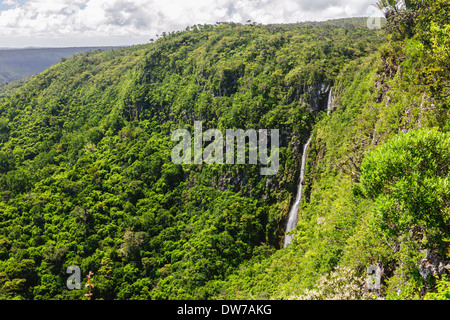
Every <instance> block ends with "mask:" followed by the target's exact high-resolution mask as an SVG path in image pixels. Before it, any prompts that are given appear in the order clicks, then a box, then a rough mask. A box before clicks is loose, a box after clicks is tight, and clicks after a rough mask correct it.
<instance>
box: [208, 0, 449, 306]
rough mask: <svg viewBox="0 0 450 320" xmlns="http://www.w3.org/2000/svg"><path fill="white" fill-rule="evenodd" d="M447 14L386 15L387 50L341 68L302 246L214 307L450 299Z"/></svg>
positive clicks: (312, 168) (432, 5) (313, 148)
mask: <svg viewBox="0 0 450 320" xmlns="http://www.w3.org/2000/svg"><path fill="white" fill-rule="evenodd" d="M412 3H413V4H415V3H416V2H412ZM391 9H392V8H391ZM448 9H449V4H448V3H447V2H446V1H436V2H432V1H428V2H427V1H425V2H420V3H418V4H417V5H416V6H415V7H412V8H408V9H407V10H405V11H401V12H400V13H399V14H398V15H397V16H392V17H390V18H389V19H388V25H387V27H388V30H391V32H390V33H389V34H388V35H387V39H386V43H385V44H384V45H382V46H381V47H380V50H379V51H378V52H376V53H374V54H373V55H371V56H369V57H366V58H362V59H357V60H355V61H353V62H351V63H350V64H349V65H348V66H347V67H346V68H344V69H343V70H342V72H341V73H340V74H339V76H338V77H337V79H336V82H335V86H334V88H333V93H334V94H335V99H334V102H333V105H334V107H335V109H336V110H335V111H334V112H333V113H331V114H330V115H327V116H323V117H322V118H321V119H320V120H319V121H318V122H317V123H316V124H315V126H314V129H313V134H312V136H313V139H312V141H311V144H310V146H309V151H308V162H307V163H308V165H307V170H306V174H305V177H306V179H307V181H306V186H305V194H304V197H303V200H302V204H301V209H300V212H299V221H298V226H297V230H296V237H295V238H294V240H293V242H292V243H291V245H289V246H288V247H287V248H285V249H283V250H279V251H278V252H276V253H275V254H273V255H271V256H270V257H268V258H261V257H256V258H255V259H253V260H250V261H248V262H246V263H245V264H243V265H242V266H241V268H240V270H239V271H236V272H235V273H233V274H232V275H230V276H228V277H227V279H226V280H225V281H222V282H220V284H217V286H218V287H219V289H218V292H219V294H217V295H216V298H218V299H221V298H231V299H234V298H239V299H242V298H244V299H253V298H256V299H258V298H274V299H280V298H281V299H374V298H377V299H379V298H385V299H417V298H424V297H425V298H433V299H448V297H449V296H448V281H445V277H444V278H442V277H443V275H445V274H446V273H448V269H450V260H449V259H448V258H449V255H450V248H449V246H448V239H449V235H450V230H449V227H448V226H449V225H450V215H449V204H450V192H449V190H450V189H449V188H448V185H449V181H450V170H449V166H448V164H449V163H450V159H449V154H450V136H449V133H448V131H449V124H450V116H449V115H450V114H449V102H450V100H449V97H450V96H449V94H448V93H449V83H450V78H449V74H450V72H449V71H450V66H449V64H448V61H449V60H448V58H449V56H448V52H449V51H448V48H449V44H450V43H449V42H448V35H449V30H450V28H449V23H450V19H449V14H448V13H449V10H448ZM387 11H388V12H390V11H389V10H387ZM411 16H413V17H415V18H414V20H412V21H413V22H411ZM444 61H446V62H444ZM371 266H375V267H378V268H380V270H381V273H380V274H381V287H380V288H379V289H376V290H374V291H373V292H369V291H368V288H369V287H368V285H367V284H366V280H367V279H368V275H367V270H368V268H369V267H371ZM440 278H441V279H440ZM439 279H440V280H439ZM436 281H437V283H438V285H437V286H436ZM435 290H437V291H438V293H432V292H433V291H435Z"/></svg>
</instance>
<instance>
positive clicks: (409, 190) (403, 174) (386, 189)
mask: <svg viewBox="0 0 450 320" xmlns="http://www.w3.org/2000/svg"><path fill="white" fill-rule="evenodd" d="M449 163H450V134H448V133H441V132H439V131H437V130H430V129H421V130H416V131H410V132H409V133H406V134H405V133H402V134H399V135H398V136H396V137H394V138H393V139H392V140H390V141H388V142H387V143H386V144H384V145H381V146H380V147H379V148H377V149H375V150H374V151H372V152H370V153H369V154H368V155H367V156H366V158H365V159H364V161H363V163H362V167H361V172H362V175H361V184H362V187H363V190H364V192H365V194H366V195H367V196H368V197H369V198H372V199H374V200H375V210H374V211H375V219H376V220H377V222H378V223H379V224H380V226H381V227H382V229H383V230H385V231H386V232H387V233H388V234H390V235H391V236H393V237H397V236H399V235H400V234H407V233H409V232H413V231H414V230H416V231H417V230H421V231H422V232H423V234H424V236H425V242H424V243H425V244H426V245H427V246H428V247H433V248H434V247H435V246H436V245H438V246H441V247H442V248H443V247H444V246H445V244H444V243H443V239H444V238H445V237H448V235H449V234H450V227H449V223H450V210H449V203H450V188H449V184H450V168H449Z"/></svg>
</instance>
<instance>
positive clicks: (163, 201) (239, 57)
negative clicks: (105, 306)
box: [0, 22, 381, 299]
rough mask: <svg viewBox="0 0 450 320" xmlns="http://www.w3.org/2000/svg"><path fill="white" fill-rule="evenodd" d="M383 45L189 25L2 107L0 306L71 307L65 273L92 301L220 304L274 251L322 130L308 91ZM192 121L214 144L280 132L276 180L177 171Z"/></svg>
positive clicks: (54, 76) (221, 169)
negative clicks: (213, 134) (235, 281)
mask: <svg viewBox="0 0 450 320" xmlns="http://www.w3.org/2000/svg"><path fill="white" fill-rule="evenodd" d="M358 23H359V22H358ZM380 41H381V40H380V39H379V38H378V37H377V35H376V33H375V32H374V31H371V30H368V29H367V28H363V27H359V26H357V25H354V24H352V23H348V24H346V23H342V24H338V23H337V22H333V23H332V24H326V23H316V24H314V26H311V25H307V24H292V25H267V26H259V25H253V24H252V25H240V24H234V23H221V24H217V25H215V26H211V25H197V26H193V27H191V28H188V30H186V31H183V32H176V33H170V34H166V35H165V36H163V37H162V38H160V39H158V40H157V41H156V42H154V43H150V44H147V45H142V46H134V47H129V48H123V49H117V50H110V51H105V52H89V53H83V54H79V55H75V56H73V57H71V58H68V59H66V60H65V61H62V62H61V63H59V64H57V65H55V66H53V67H50V68H49V69H47V70H46V71H45V72H43V73H40V74H38V75H36V76H33V77H31V78H30V79H28V80H27V81H26V82H25V83H24V84H23V86H21V87H20V88H16V89H14V90H11V91H9V92H8V93H6V94H5V97H4V98H2V100H1V101H0V139H1V140H0V193H1V202H0V211H1V215H0V241H2V243H3V244H4V246H3V245H2V249H1V251H0V260H1V261H0V274H1V275H2V276H1V279H2V280H1V282H0V292H1V293H0V294H1V297H2V298H4V299H13V298H22V299H82V298H84V296H83V294H84V293H85V292H81V290H80V291H77V290H74V291H69V290H68V289H67V288H66V286H65V284H66V281H65V280H66V279H67V277H68V275H67V274H66V273H65V271H66V269H67V267H68V266H70V265H78V266H80V268H81V270H82V273H83V274H87V272H88V271H92V272H93V273H94V274H95V279H94V280H95V281H94V283H95V287H93V288H90V289H92V291H91V293H92V299H205V298H208V297H212V296H214V295H216V294H217V292H218V290H220V288H219V287H220V286H219V285H220V283H221V281H223V280H224V279H225V277H226V276H228V275H231V274H232V273H233V272H234V271H235V270H238V269H239V268H240V266H242V265H243V264H244V263H246V262H247V261H253V259H257V258H256V257H259V258H260V259H265V258H267V255H270V253H272V252H274V251H275V249H278V248H279V246H280V243H282V236H283V226H284V221H285V218H286V214H287V212H288V209H289V201H290V199H291V197H292V194H294V193H295V181H296V177H297V176H298V174H299V167H300V165H299V161H300V158H301V156H300V153H301V149H302V148H301V145H302V143H304V140H306V138H307V136H308V135H309V132H310V131H311V128H312V127H313V125H314V123H315V122H316V120H317V114H315V113H313V112H311V110H310V102H311V97H310V92H308V90H309V88H313V86H312V85H316V84H318V83H325V84H329V85H331V84H332V83H333V81H334V79H335V77H336V76H337V74H338V73H339V72H340V70H341V69H342V68H343V67H344V66H345V65H346V64H347V63H348V62H350V61H351V60H353V59H355V58H358V57H363V56H366V55H368V54H369V53H370V52H372V51H373V50H375V48H376V47H377V46H378V44H379V42H380ZM195 120H201V121H202V122H203V129H204V130H206V129H209V128H218V129H219V130H221V132H222V133H224V131H225V129H231V128H242V129H244V130H245V129H249V128H252V129H261V128H268V129H280V131H281V132H282V137H281V141H280V142H281V146H280V170H279V171H278V173H277V174H276V175H274V176H261V175H260V167H259V165H236V166H232V165H194V164H192V165H189V164H183V165H175V164H173V163H172V161H171V158H170V155H171V149H172V148H173V146H174V143H173V142H172V141H171V140H170V136H171V133H172V132H173V131H174V130H175V129H179V128H185V129H187V130H189V131H191V132H192V129H193V124H194V121H195ZM22 263H26V265H23V266H22ZM15 268H22V269H24V270H25V271H24V272H20V273H19V272H16V271H15ZM83 281H84V283H83V284H86V283H85V281H86V279H84V280H83ZM89 297H91V296H89Z"/></svg>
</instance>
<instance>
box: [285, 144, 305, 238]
mask: <svg viewBox="0 0 450 320" xmlns="http://www.w3.org/2000/svg"><path fill="white" fill-rule="evenodd" d="M311 138H312V137H310V138H309V139H308V142H306V144H305V146H304V147H303V155H302V166H301V169H300V178H299V182H298V189H297V195H296V196H295V202H294V205H293V206H292V208H291V210H290V211H289V216H288V222H287V225H286V233H287V232H289V231H291V230H293V229H295V227H296V226H297V218H298V208H299V205H300V200H301V199H302V189H303V178H304V175H305V166H306V151H307V150H308V145H309V143H310V142H311ZM291 240H292V235H285V236H284V246H285V247H286V246H287V245H288V244H289V243H291Z"/></svg>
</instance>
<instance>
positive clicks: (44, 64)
mask: <svg viewBox="0 0 450 320" xmlns="http://www.w3.org/2000/svg"><path fill="white" fill-rule="evenodd" d="M111 49H117V47H98V48H95V47H85V48H83V47H78V48H26V49H4V48H0V85H1V84H4V83H8V82H13V81H16V80H19V79H23V78H26V77H29V76H31V75H33V74H37V73H39V72H42V71H44V70H45V69H47V68H48V67H50V66H52V65H54V64H57V63H58V62H60V61H61V60H62V59H66V58H69V57H71V56H73V55H74V54H77V53H83V52H86V51H95V50H111Z"/></svg>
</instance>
